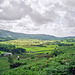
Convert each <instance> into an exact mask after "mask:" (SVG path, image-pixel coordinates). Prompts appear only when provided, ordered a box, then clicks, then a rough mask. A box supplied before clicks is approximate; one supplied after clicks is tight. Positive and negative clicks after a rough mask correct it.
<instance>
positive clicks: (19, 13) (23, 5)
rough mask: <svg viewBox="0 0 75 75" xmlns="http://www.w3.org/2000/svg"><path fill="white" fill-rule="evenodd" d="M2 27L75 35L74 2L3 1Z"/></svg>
mask: <svg viewBox="0 0 75 75" xmlns="http://www.w3.org/2000/svg"><path fill="white" fill-rule="evenodd" d="M0 29H7V30H11V31H15V32H21V33H30V34H32V33H33V34H36V33H37V34H40V33H41V34H50V35H56V36H71V35H72V36H75V33H74V30H75V1H74V0H0Z"/></svg>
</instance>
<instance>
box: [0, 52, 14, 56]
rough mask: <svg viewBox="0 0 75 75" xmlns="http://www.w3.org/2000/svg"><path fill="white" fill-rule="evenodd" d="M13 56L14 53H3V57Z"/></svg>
mask: <svg viewBox="0 0 75 75" xmlns="http://www.w3.org/2000/svg"><path fill="white" fill-rule="evenodd" d="M12 55H13V54H12V53H3V54H1V56H12Z"/></svg>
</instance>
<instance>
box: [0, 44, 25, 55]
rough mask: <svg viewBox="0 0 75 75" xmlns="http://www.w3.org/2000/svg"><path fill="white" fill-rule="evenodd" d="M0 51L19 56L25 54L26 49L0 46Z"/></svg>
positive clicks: (6, 45) (5, 45)
mask: <svg viewBox="0 0 75 75" xmlns="http://www.w3.org/2000/svg"><path fill="white" fill-rule="evenodd" d="M0 51H4V52H12V53H13V54H20V53H24V52H26V49H23V48H16V47H15V45H11V44H10V45H8V44H0Z"/></svg>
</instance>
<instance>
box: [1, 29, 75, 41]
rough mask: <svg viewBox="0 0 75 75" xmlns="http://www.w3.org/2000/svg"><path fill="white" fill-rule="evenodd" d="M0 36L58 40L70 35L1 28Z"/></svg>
mask: <svg viewBox="0 0 75 75" xmlns="http://www.w3.org/2000/svg"><path fill="white" fill-rule="evenodd" d="M0 37H3V38H7V37H9V38H12V39H19V38H21V39H39V40H56V39H61V38H62V39H64V38H69V37H56V36H53V35H47V34H24V33H17V32H11V31H8V30H2V29H0ZM70 38H74V36H70Z"/></svg>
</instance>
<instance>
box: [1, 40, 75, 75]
mask: <svg viewBox="0 0 75 75" xmlns="http://www.w3.org/2000/svg"><path fill="white" fill-rule="evenodd" d="M0 44H1V45H4V46H5V48H3V46H1V48H3V49H6V51H2V50H1V51H0V53H3V52H12V50H16V49H17V48H23V49H25V50H26V51H25V52H21V53H15V52H14V54H13V56H0V75H75V42H72V41H70V42H68V41H66V40H63V41H61V40H36V39H27V40H26V39H18V40H10V41H4V42H0ZM8 46H10V47H9V48H8ZM6 47H7V48H6ZM13 47H14V48H13ZM1 48H0V49H1ZM15 48H16V49H15ZM8 49H10V50H8ZM17 50H19V49H17ZM17 56H19V57H20V59H19V60H17ZM9 58H11V59H10V60H11V61H12V62H11V61H8V60H9Z"/></svg>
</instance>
